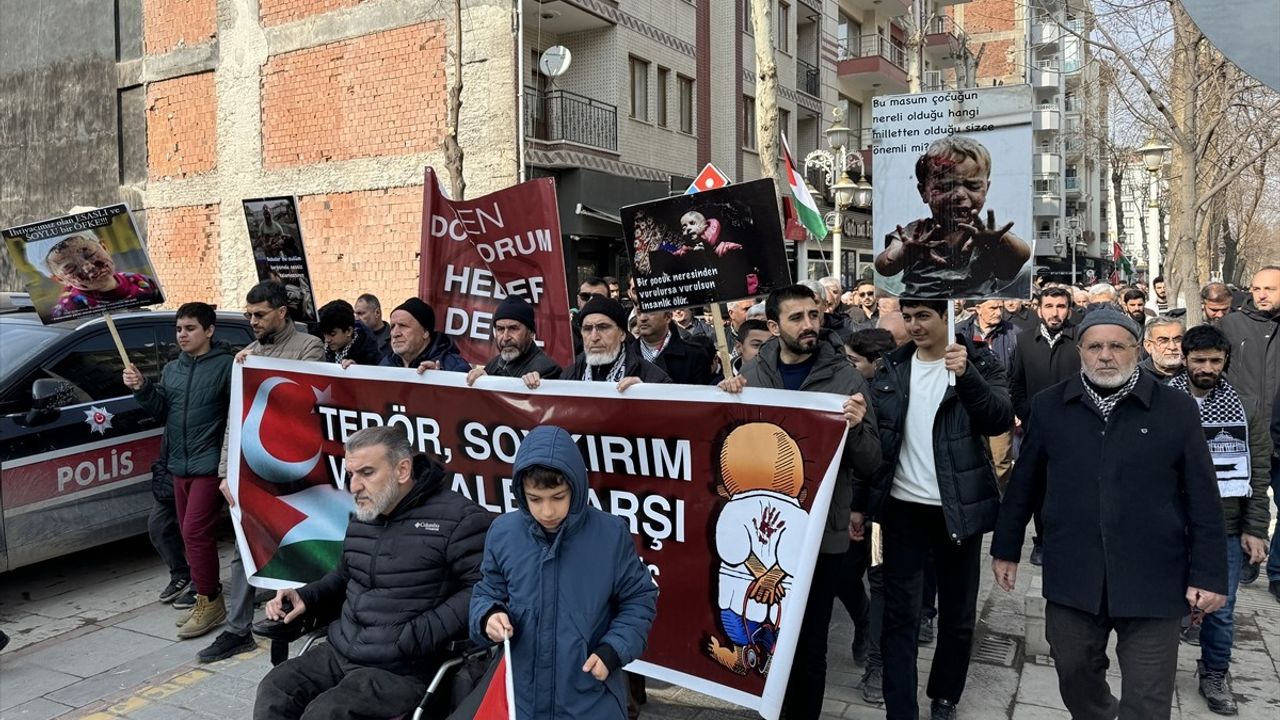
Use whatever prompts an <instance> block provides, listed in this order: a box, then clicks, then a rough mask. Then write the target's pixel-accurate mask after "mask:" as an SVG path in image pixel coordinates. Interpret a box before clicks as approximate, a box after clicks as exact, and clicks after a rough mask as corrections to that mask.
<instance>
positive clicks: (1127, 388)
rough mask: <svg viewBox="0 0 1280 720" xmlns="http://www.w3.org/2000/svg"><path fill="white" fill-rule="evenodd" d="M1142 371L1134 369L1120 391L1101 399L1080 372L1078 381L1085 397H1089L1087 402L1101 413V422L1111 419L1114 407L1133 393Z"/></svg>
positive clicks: (1082, 372)
mask: <svg viewBox="0 0 1280 720" xmlns="http://www.w3.org/2000/svg"><path fill="white" fill-rule="evenodd" d="M1141 374H1142V371H1141V370H1139V369H1137V368H1134V370H1133V374H1132V375H1130V376H1129V380H1128V381H1127V382H1125V384H1124V385H1122V386H1120V389H1119V390H1117V391H1115V392H1113V393H1111V394H1110V395H1108V396H1106V397H1103V396H1101V395H1099V394H1098V392H1097V391H1096V390H1094V389H1093V386H1092V385H1090V384H1089V378H1088V377H1086V376H1085V374H1084V371H1083V370H1082V371H1080V381H1081V382H1082V383H1084V392H1085V395H1087V396H1089V400H1090V401H1092V402H1093V406H1094V407H1096V408H1098V412H1100V413H1102V421H1103V422H1106V421H1107V419H1108V418H1110V417H1111V411H1112V410H1115V409H1116V405H1118V404H1120V401H1121V400H1123V399H1124V398H1125V396H1126V395H1128V394H1129V393H1131V392H1133V388H1134V387H1136V386H1137V384H1138V376H1139V375H1141Z"/></svg>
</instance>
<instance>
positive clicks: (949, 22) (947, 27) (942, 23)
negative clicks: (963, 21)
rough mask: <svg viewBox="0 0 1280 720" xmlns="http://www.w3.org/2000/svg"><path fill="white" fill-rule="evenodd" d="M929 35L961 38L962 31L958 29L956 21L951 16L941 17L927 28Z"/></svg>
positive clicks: (932, 21)
mask: <svg viewBox="0 0 1280 720" xmlns="http://www.w3.org/2000/svg"><path fill="white" fill-rule="evenodd" d="M926 30H928V32H927V33H926V34H927V35H943V34H946V35H954V36H956V37H959V36H960V30H959V29H958V28H957V27H956V21H955V20H954V19H952V18H951V16H950V15H939V16H937V17H935V18H934V19H933V20H931V21H930V22H929V26H928V27H927V28H926Z"/></svg>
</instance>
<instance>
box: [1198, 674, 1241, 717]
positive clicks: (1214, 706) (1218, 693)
mask: <svg viewBox="0 0 1280 720" xmlns="http://www.w3.org/2000/svg"><path fill="white" fill-rule="evenodd" d="M1196 674H1197V675H1199V676H1200V694H1201V695H1202V696H1204V699H1205V701H1206V702H1207V703H1209V712H1212V713H1215V714H1217V715H1235V714H1237V713H1238V712H1240V710H1239V708H1237V707H1236V696H1235V695H1234V694H1233V693H1232V691H1231V671H1229V670H1206V669H1205V667H1204V661H1203V660H1197V661H1196Z"/></svg>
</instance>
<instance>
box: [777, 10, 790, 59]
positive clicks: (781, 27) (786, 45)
mask: <svg viewBox="0 0 1280 720" xmlns="http://www.w3.org/2000/svg"><path fill="white" fill-rule="evenodd" d="M778 49H779V50H781V51H782V52H784V53H790V52H791V6H790V5H788V4H786V3H784V2H780V3H778Z"/></svg>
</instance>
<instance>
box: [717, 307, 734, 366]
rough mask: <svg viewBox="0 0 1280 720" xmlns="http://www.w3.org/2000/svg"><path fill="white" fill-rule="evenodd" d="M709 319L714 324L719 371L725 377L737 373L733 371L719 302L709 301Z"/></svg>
mask: <svg viewBox="0 0 1280 720" xmlns="http://www.w3.org/2000/svg"><path fill="white" fill-rule="evenodd" d="M711 320H712V322H713V323H714V324H715V326H716V352H717V353H718V354H719V355H720V371H721V374H722V375H724V377H725V379H728V378H731V377H733V376H734V375H736V374H737V373H735V372H734V371H733V358H731V357H729V340H728V337H727V333H725V330H724V313H722V312H720V303H718V302H713V303H711Z"/></svg>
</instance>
